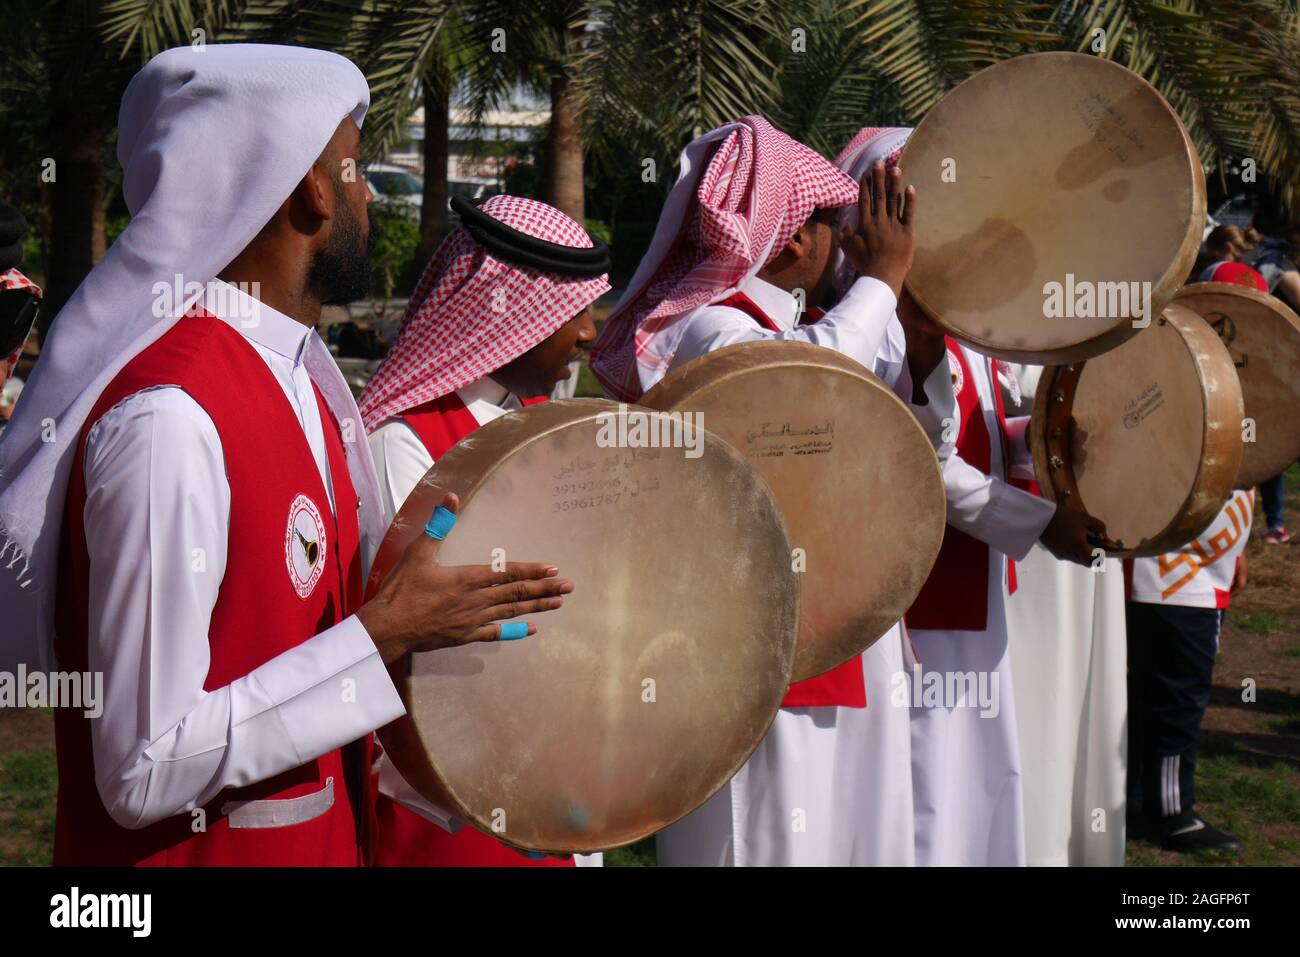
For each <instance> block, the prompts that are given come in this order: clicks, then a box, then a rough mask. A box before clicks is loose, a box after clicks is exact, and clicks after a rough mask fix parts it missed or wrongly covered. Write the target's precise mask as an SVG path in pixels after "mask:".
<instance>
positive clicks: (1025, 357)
mask: <svg viewBox="0 0 1300 957" xmlns="http://www.w3.org/2000/svg"><path fill="white" fill-rule="evenodd" d="M1047 58H1055V59H1072V60H1076V61H1083V60H1087V61H1091V62H1094V63H1097V64H1099V65H1101V66H1099V69H1101V70H1106V69H1113V70H1119V71H1122V72H1124V73H1127V74H1128V75H1129V76H1130V77H1131V78H1132V79H1135V80H1137V81H1138V85H1139V86H1140V87H1146V89H1147V90H1149V91H1150V92H1151V93H1153V94H1154V95H1155V98H1156V101H1157V102H1159V103H1160V104H1162V105H1163V106H1164V109H1165V111H1166V112H1167V113H1168V114H1169V115H1170V116H1171V117H1172V118H1173V121H1174V124H1175V125H1176V126H1177V128H1178V130H1179V132H1180V133H1182V136H1183V144H1184V146H1185V148H1186V151H1187V153H1186V155H1187V159H1188V164H1189V166H1190V167H1191V173H1192V182H1191V186H1192V209H1191V215H1190V216H1189V217H1188V226H1187V231H1186V233H1185V234H1184V236H1183V242H1182V244H1181V246H1180V247H1179V251H1178V254H1177V255H1176V256H1175V257H1174V259H1173V260H1172V261H1171V263H1170V265H1169V267H1168V268H1167V269H1166V270H1165V272H1164V274H1163V275H1162V276H1161V278H1160V280H1159V281H1158V282H1153V283H1152V284H1151V303H1150V307H1151V316H1152V319H1155V318H1156V317H1158V316H1159V315H1160V314H1161V313H1162V312H1163V311H1164V308H1165V306H1167V305H1168V304H1169V303H1170V302H1172V301H1173V298H1174V296H1175V295H1176V294H1177V292H1178V289H1179V288H1180V287H1181V286H1182V284H1183V279H1184V278H1185V277H1186V276H1187V273H1188V272H1189V271H1190V270H1191V268H1192V265H1193V264H1194V263H1195V261H1196V256H1197V253H1198V251H1199V250H1200V246H1201V233H1202V231H1203V229H1204V223H1205V213H1206V208H1207V205H1208V202H1209V199H1208V197H1207V195H1206V186H1205V168H1204V166H1203V165H1202V164H1201V158H1200V153H1199V151H1198V150H1197V149H1196V144H1195V143H1194V142H1193V141H1192V137H1191V134H1190V133H1188V131H1187V126H1186V124H1184V123H1183V120H1182V117H1181V116H1179V115H1178V111H1177V110H1175V109H1174V107H1173V105H1172V104H1171V103H1170V102H1169V101H1168V100H1167V99H1166V98H1165V96H1164V94H1162V93H1161V92H1160V91H1159V90H1158V89H1156V87H1155V86H1154V85H1153V84H1152V83H1150V82H1149V81H1148V80H1146V79H1145V78H1144V77H1142V76H1140V75H1139V74H1137V73H1136V72H1134V71H1133V70H1130V69H1129V68H1128V67H1126V66H1124V65H1123V64H1120V63H1116V62H1115V61H1114V60H1108V59H1104V58H1102V57H1099V56H1095V55H1093V54H1090V53H1079V52H1077V51H1073V50H1047V51H1043V52H1039V53H1026V54H1022V55H1020V56H1016V57H1010V58H1008V59H1006V60H1000V61H998V62H997V63H991V64H989V65H988V66H986V67H984V68H983V69H981V70H979V71H977V72H976V73H972V74H971V75H970V76H968V77H966V79H964V80H962V81H961V82H960V83H958V84H957V85H956V86H954V87H953V88H952V89H950V90H948V91H947V92H946V93H944V94H943V95H942V96H941V97H940V98H939V99H938V100H936V101H935V102H934V104H932V105H931V106H930V108H929V109H928V110H926V113H925V116H923V117H921V119H920V121H919V122H918V123H917V124H916V129H915V130H913V131H912V134H911V135H910V136H909V137H908V139H907V142H906V143H904V144H903V149H902V152H901V153H900V154H899V157H898V166H899V169H901V170H903V171H904V172H906V168H907V167H906V165H905V163H904V161H905V160H906V159H907V156H908V152H909V150H910V151H912V152H915V149H916V147H915V146H914V144H915V143H917V142H918V135H919V134H920V133H921V131H922V130H923V129H925V126H926V123H927V122H928V121H929V120H930V118H931V117H932V116H933V115H934V111H935V109H936V108H937V107H938V106H939V105H940V104H941V103H943V101H944V100H946V99H948V98H949V97H950V96H952V95H953V94H954V93H956V92H957V91H958V90H960V89H962V87H964V86H966V85H968V84H972V83H973V82H974V81H976V80H978V79H979V78H980V77H982V76H983V75H984V74H986V73H989V72H991V71H993V70H998V69H1002V68H1005V67H1006V66H1007V64H1011V63H1018V62H1020V61H1022V60H1043V59H1047ZM912 277H913V273H912V272H911V271H909V272H908V275H907V277H906V279H904V286H905V287H906V289H907V291H908V294H909V295H911V297H912V298H913V299H915V300H916V303H917V305H918V306H920V308H921V310H922V311H923V312H924V313H925V314H926V315H927V316H929V317H930V318H931V319H933V320H934V321H935V322H936V323H938V325H939V326H940V328H942V329H943V330H944V332H945V333H947V334H948V335H951V336H952V337H953V338H954V339H957V340H958V341H959V342H963V343H965V344H966V345H968V346H970V347H971V348H972V349H975V350H976V351H977V352H981V353H983V354H984V355H988V356H992V357H994V358H995V359H1004V360H1006V361H1008V362H1020V363H1027V364H1030V365H1065V364H1069V363H1074V362H1080V361H1085V360H1087V359H1091V358H1094V357H1095V356H1099V355H1101V354H1102V353H1105V352H1109V351H1110V350H1111V349H1114V348H1115V347H1117V346H1119V345H1121V344H1123V343H1124V342H1126V341H1128V340H1129V339H1131V338H1132V337H1133V336H1135V335H1137V333H1139V332H1141V331H1142V330H1141V328H1140V327H1136V326H1134V325H1133V323H1132V320H1131V319H1129V320H1123V321H1120V322H1116V323H1115V324H1114V325H1112V326H1111V327H1110V328H1109V329H1107V330H1106V331H1105V332H1102V333H1100V334H1098V335H1097V336H1095V337H1093V338H1091V339H1084V340H1081V341H1077V342H1073V343H1069V344H1067V345H1064V346H1060V347H1056V348H1052V349H1017V348H1013V347H1008V346H1001V345H998V344H997V343H994V342H990V341H987V340H985V339H981V338H980V337H978V336H975V335H972V334H970V333H969V332H966V331H965V330H961V329H957V328H955V327H953V326H951V325H950V324H948V323H947V322H945V321H944V320H943V319H942V317H941V316H940V315H939V313H938V311H937V310H936V309H934V308H932V307H931V306H930V305H929V304H927V303H926V301H925V299H924V297H922V296H921V295H920V294H918V292H917V291H916V289H915V286H914V284H913V278H912Z"/></svg>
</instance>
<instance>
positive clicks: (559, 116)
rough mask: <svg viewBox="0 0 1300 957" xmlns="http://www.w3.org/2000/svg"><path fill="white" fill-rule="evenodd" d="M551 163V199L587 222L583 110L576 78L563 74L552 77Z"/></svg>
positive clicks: (549, 194)
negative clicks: (584, 190)
mask: <svg viewBox="0 0 1300 957" xmlns="http://www.w3.org/2000/svg"><path fill="white" fill-rule="evenodd" d="M549 147H550V149H549V153H550V164H549V166H548V168H547V174H546V193H547V201H548V202H550V204H551V205H552V206H554V207H556V208H557V209H561V210H563V211H564V212H566V213H568V214H569V215H570V216H572V217H573V218H574V219H576V220H577V221H578V222H580V223H581V222H582V221H583V214H584V211H585V204H584V201H583V195H582V154H583V142H582V111H581V108H580V106H579V102H578V96H577V91H576V89H575V88H574V83H573V81H572V80H571V79H570V78H569V77H567V76H564V75H563V74H556V75H555V76H553V77H552V78H551V128H550V133H549Z"/></svg>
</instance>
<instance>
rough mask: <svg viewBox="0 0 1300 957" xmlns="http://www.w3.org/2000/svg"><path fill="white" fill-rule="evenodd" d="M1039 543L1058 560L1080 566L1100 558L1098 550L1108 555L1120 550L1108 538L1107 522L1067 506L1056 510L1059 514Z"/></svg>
mask: <svg viewBox="0 0 1300 957" xmlns="http://www.w3.org/2000/svg"><path fill="white" fill-rule="evenodd" d="M1038 540H1039V541H1040V542H1042V544H1043V547H1044V548H1046V549H1047V550H1048V551H1049V552H1051V553H1052V554H1053V555H1054V556H1055V557H1056V558H1059V559H1060V560H1061V561H1063V562H1074V563H1075V564H1077V565H1091V564H1092V563H1093V561H1095V560H1096V558H1097V556H1096V555H1094V554H1093V550H1094V549H1097V548H1100V549H1101V550H1102V551H1103V552H1106V551H1110V550H1116V549H1117V548H1118V546H1116V545H1115V544H1114V543H1113V542H1111V541H1110V540H1109V539H1108V538H1107V537H1106V523H1105V522H1103V521H1101V520H1100V519H1097V518H1093V517H1092V516H1091V515H1089V514H1087V513H1086V512H1082V511H1080V510H1079V509H1077V508H1069V507H1067V506H1066V505H1064V504H1058V505H1057V506H1056V514H1055V515H1053V516H1052V520H1051V521H1050V522H1048V523H1047V528H1045V529H1043V534H1042V535H1040V536H1039V538H1038Z"/></svg>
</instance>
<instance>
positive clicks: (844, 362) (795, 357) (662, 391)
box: [641, 339, 948, 682]
mask: <svg viewBox="0 0 1300 957" xmlns="http://www.w3.org/2000/svg"><path fill="white" fill-rule="evenodd" d="M755 347H758V348H760V349H768V350H770V351H773V352H777V351H780V352H782V353H784V354H785V355H786V357H787V358H785V359H778V360H775V361H780V362H781V364H782V365H783V366H786V367H789V366H794V367H800V368H815V369H818V370H821V371H825V372H832V373H835V374H843V375H848V376H853V377H855V378H857V379H859V380H860V381H862V382H864V383H866V384H867V385H868V386H870V387H871V388H873V389H874V390H875V391H876V392H877V393H882V394H884V395H885V396H887V397H888V398H889V399H891V400H893V402H894V404H895V406H896V407H897V409H898V411H900V412H901V413H902V414H903V420H904V421H906V422H907V423H909V425H910V427H912V428H913V429H914V434H915V435H916V436H917V438H918V439H919V441H920V444H921V445H923V446H924V447H925V448H926V449H928V450H929V452H930V459H931V460H932V461H933V462H934V478H935V485H936V488H937V491H938V495H937V496H936V498H937V500H938V502H939V508H938V509H937V512H938V514H939V516H940V517H941V519H942V520H941V521H940V522H939V524H938V533H937V535H935V536H934V547H933V549H932V550H931V551H932V552H933V554H932V555H931V556H930V559H929V561H928V563H927V565H928V569H927V571H926V574H925V575H924V576H922V578H921V581H920V583H919V584H918V586H917V594H920V589H921V588H922V587H924V585H925V582H926V580H927V579H928V578H929V575H930V572H932V571H933V570H934V564H935V562H937V561H938V560H939V552H940V550H941V549H942V548H943V539H944V529H945V528H946V526H947V509H948V500H947V496H946V494H945V493H944V487H943V468H942V465H941V463H940V461H939V456H938V454H937V453H936V451H935V449H934V446H933V445H932V444H931V442H930V438H929V436H928V435H926V432H925V429H924V428H923V427H922V426H921V423H920V422H919V421H917V419H916V416H915V415H913V414H912V411H911V410H910V409H909V408H908V407H907V404H906V403H905V402H903V400H902V399H900V398H899V397H898V395H897V394H895V392H894V390H893V389H891V388H890V387H889V386H888V385H886V384H885V381H884V380H883V379H881V378H880V377H879V376H878V375H876V374H875V373H874V372H872V371H871V370H870V369H868V368H867V367H866V366H864V365H862V363H860V362H858V361H857V360H856V359H854V358H852V357H851V356H847V355H845V354H844V353H842V352H840V351H838V350H836V349H831V348H829V347H827V346H819V345H817V344H815V343H811V342H796V341H792V340H789V339H767V340H755V341H753V342H739V343H733V344H732V345H729V346H723V347H722V348H721V349H714V350H712V351H710V352H706V353H705V354H704V355H702V356H698V357H697V358H695V359H692V360H691V361H690V362H688V363H686V364H684V365H682V366H679V367H678V368H676V369H673V370H672V371H670V372H669V373H668V375H666V376H664V377H663V378H662V379H660V380H659V381H658V382H656V383H655V384H654V386H652V387H651V388H650V389H649V390H648V391H647V392H646V393H645V394H644V395H643V396H642V397H641V401H642V403H643V404H645V405H646V406H647V407H648V408H652V409H657V411H663V412H667V411H683V410H682V409H680V408H679V404H680V403H682V402H684V401H686V398H685V396H684V395H679V396H676V397H675V401H674V403H673V405H672V406H671V407H669V408H658V407H656V406H654V405H652V404H651V402H660V403H662V402H663V397H664V396H665V395H666V396H668V397H669V398H670V399H673V398H674V393H675V392H688V391H689V392H691V393H693V392H695V391H698V388H699V387H698V386H697V387H696V388H694V389H690V390H688V389H687V383H688V382H689V380H690V379H691V378H694V377H696V376H698V375H699V374H700V373H701V372H702V371H704V370H707V369H712V368H713V367H715V366H719V365H721V366H722V367H723V368H722V369H721V370H719V373H718V374H717V375H716V377H715V378H712V379H710V380H709V382H708V386H709V387H710V388H712V387H714V386H718V385H720V384H725V383H727V382H729V381H731V380H733V379H736V378H738V377H741V376H744V375H747V374H749V373H752V372H758V371H761V370H762V368H763V367H762V366H761V365H743V366H740V367H738V368H727V367H726V366H727V364H728V363H734V362H739V361H741V359H742V358H744V357H746V356H748V355H751V354H752V353H753V351H754V348H755ZM826 359H829V360H831V361H829V362H825V361H818V360H826ZM945 361H946V359H941V360H940V362H945ZM722 441H724V442H725V441H726V440H725V439H724V440H722ZM733 448H734V446H733ZM737 453H738V454H740V453H739V450H737ZM741 457H742V458H744V456H743V454H742V455H741ZM927 473H928V470H927ZM760 477H761V473H760ZM777 507H778V508H780V503H779V502H778V503H777ZM782 514H783V516H784V513H782ZM910 544H911V545H912V546H913V547H915V546H916V544H917V543H916V542H915V541H914V542H912V543H910ZM799 591H800V596H801V598H802V594H803V584H802V580H801V582H800V589H799ZM915 600H916V595H913V596H912V602H914V601H915ZM910 604H911V602H909V606H910ZM904 611H906V610H904ZM899 620H900V621H901V620H902V616H900V617H899ZM800 631H801V633H802V619H801V621H800ZM888 632H889V628H886V629H885V631H883V632H881V633H880V634H879V635H876V636H874V637H873V638H872V639H871V640H870V641H868V642H867V644H865V645H863V646H862V647H860V648H858V650H857V651H853V652H850V653H849V654H848V655H846V656H845V657H844V658H842V659H840V660H835V661H834V663H833V664H831V665H829V666H827V667H824V668H821V670H819V671H812V672H809V673H808V674H802V673H800V672H799V671H798V670H797V669H796V670H795V671H794V672H793V674H792V677H791V681H792V682H799V681H807V680H808V679H810V678H816V677H818V676H820V675H824V674H826V673H827V672H829V671H833V670H834V669H836V668H838V667H840V666H841V665H843V664H845V663H847V662H849V661H851V660H853V659H854V658H855V657H857V656H858V655H861V654H862V653H863V652H865V651H867V650H868V649H869V648H871V647H872V646H873V645H875V643H876V642H878V641H879V640H880V639H881V638H883V637H884V636H885V635H886V634H888ZM795 659H796V662H797V660H798V651H797V649H796V653H795ZM828 660H834V659H833V658H831V659H828ZM818 667H819V668H820V667H821V662H818Z"/></svg>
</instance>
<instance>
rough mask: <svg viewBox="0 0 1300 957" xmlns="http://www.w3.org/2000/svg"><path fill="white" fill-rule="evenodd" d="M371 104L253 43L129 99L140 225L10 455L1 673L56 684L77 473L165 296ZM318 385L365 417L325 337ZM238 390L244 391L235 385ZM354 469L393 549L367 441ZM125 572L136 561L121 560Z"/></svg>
mask: <svg viewBox="0 0 1300 957" xmlns="http://www.w3.org/2000/svg"><path fill="white" fill-rule="evenodd" d="M369 104H370V91H369V89H368V87H367V85H366V79H365V77H364V76H363V75H362V74H361V71H360V70H358V69H357V68H356V66H354V65H353V64H352V63H351V62H350V61H349V60H347V59H345V58H344V57H341V56H338V55H337V54H334V53H327V52H325V51H322V50H311V49H306V48H300V47H283V46H262V45H257V44H232V45H209V46H206V47H180V48H177V49H174V50H167V51H165V52H163V53H160V54H158V56H156V57H154V58H153V59H152V60H150V61H149V63H148V64H146V65H145V67H144V68H143V69H142V70H141V71H140V72H139V73H137V74H136V75H135V76H134V77H133V78H132V80H131V82H130V84H129V85H128V86H127V88H126V92H125V93H124V94H123V96H122V106H121V110H120V111H119V114H118V139H117V156H118V161H119V162H120V163H121V164H122V171H123V178H122V190H123V194H124V196H125V199H126V204H127V208H128V209H129V210H130V212H131V217H132V218H131V222H130V224H129V225H128V226H127V228H126V230H125V231H124V232H123V233H122V235H121V236H119V237H118V239H117V241H116V242H114V243H113V245H112V247H111V248H110V249H109V250H108V253H107V254H106V255H105V256H104V258H103V260H102V261H101V262H100V263H99V265H97V266H96V267H95V268H94V269H93V270H92V271H91V273H90V275H89V276H87V277H86V279H85V281H84V282H83V283H82V284H81V286H80V287H79V288H78V289H77V291H76V292H75V293H74V294H73V296H72V298H71V299H69V300H68V303H67V305H65V306H64V307H63V309H62V310H61V311H60V312H59V314H58V317H57V318H56V320H55V322H54V326H53V329H52V332H51V335H50V336H49V338H48V339H47V341H46V342H45V344H44V348H43V349H42V354H41V358H40V361H39V362H38V363H37V364H36V369H35V372H34V373H33V375H32V376H31V379H30V381H29V382H28V383H27V387H26V389H25V390H24V393H23V397H22V400H21V401H20V402H19V403H18V404H17V406H16V408H15V412H14V416H13V419H12V421H11V422H10V424H9V427H8V428H7V429H6V430H5V432H4V437H3V439H2V440H0V614H2V615H3V620H4V625H3V626H2V627H0V670H3V671H13V670H14V669H15V668H16V667H17V665H18V664H19V663H20V662H21V663H25V664H28V665H29V666H32V667H39V668H42V669H46V670H48V669H50V668H52V667H53V666H54V664H53V612H54V601H55V597H56V594H57V590H58V582H57V581H56V575H57V569H58V554H59V535H60V529H61V526H62V518H63V509H64V504H65V497H66V494H67V485H68V471H69V469H70V467H71V464H72V459H73V456H74V453H75V451H76V445H77V441H78V437H79V434H80V432H81V429H82V426H83V425H84V424H85V420H86V416H87V415H88V414H89V412H90V409H91V407H92V406H93V405H94V403H95V401H96V400H97V399H98V398H99V395H100V393H101V392H103V390H104V388H105V387H106V386H107V385H108V384H109V382H111V381H112V380H113V378H114V377H115V376H116V375H117V373H118V372H119V371H120V370H121V368H122V367H123V366H124V365H125V364H126V363H127V362H129V361H130V360H131V359H132V358H134V357H135V356H136V355H137V354H139V353H140V352H141V351H142V350H143V349H144V348H145V347H146V346H148V345H150V344H151V343H153V342H154V341H155V340H157V339H158V338H159V337H160V336H162V334H163V333H165V332H166V331H167V330H168V329H169V328H170V327H171V326H172V325H173V324H174V323H175V322H176V318H177V316H178V315H180V313H181V310H180V309H175V310H172V313H171V314H170V315H167V316H164V317H162V318H157V317H156V316H155V315H154V311H153V308H152V306H153V301H154V298H155V296H156V293H155V292H154V289H153V287H154V285H155V283H159V282H163V283H168V284H170V283H172V282H173V280H174V277H175V276H176V275H177V274H179V275H180V276H182V277H183V282H184V283H185V284H187V285H188V284H190V283H199V284H206V283H207V282H209V281H210V280H212V279H213V278H215V277H216V275H217V274H218V273H219V272H220V271H221V270H222V269H224V268H225V267H226V266H227V265H228V264H229V263H230V262H231V260H233V259H234V258H235V256H236V255H238V254H239V253H240V252H241V251H242V250H243V249H244V248H245V247H246V246H247V245H248V244H249V243H250V242H251V241H252V240H253V238H254V237H255V236H256V235H257V234H258V233H259V232H260V231H261V230H262V227H263V226H265V225H266V224H267V222H269V221H270V219H271V217H272V215H274V213H275V211H276V210H277V209H279V208H280V206H281V205H282V204H283V203H284V201H285V200H286V199H287V198H288V197H289V195H290V194H291V193H292V192H293V189H294V187H295V186H296V185H297V184H298V183H299V182H300V181H301V180H302V178H303V176H305V175H306V173H307V171H308V170H309V169H310V168H311V165H312V164H313V163H314V162H315V161H316V160H317V159H318V158H319V157H320V155H321V153H322V152H323V151H324V149H325V146H326V144H327V143H328V142H329V140H330V138H331V137H332V136H333V135H334V132H335V130H336V129H337V128H338V125H339V123H340V122H341V121H342V120H343V119H345V118H346V117H349V116H350V117H352V119H353V120H354V121H355V122H356V124H357V126H358V127H360V126H361V123H362V121H363V119H364V118H365V114H366V108H367V107H368V106H369ZM310 341H312V342H314V343H315V345H318V346H319V347H320V348H319V350H316V349H315V346H311V347H309V350H310V351H309V353H308V355H307V359H306V367H307V371H308V372H309V374H310V375H311V377H312V378H313V379H314V380H315V381H316V383H317V385H318V386H319V387H320V389H321V392H322V394H323V395H324V396H325V399H326V402H327V403H328V404H329V406H330V408H331V410H332V411H333V413H334V414H335V416H337V418H338V419H339V421H340V422H345V421H347V420H349V419H351V420H352V421H354V422H356V423H357V429H356V433H357V435H359V436H360V435H363V434H364V433H363V430H362V429H361V428H360V421H361V418H360V415H359V414H358V412H357V408H356V404H355V403H354V402H353V401H352V396H351V393H350V392H349V390H348V388H347V384H346V382H345V381H344V380H343V377H342V376H341V375H340V374H339V372H338V369H337V367H335V365H334V363H333V361H332V360H331V359H330V357H329V352H328V350H326V349H325V347H324V344H323V343H320V342H319V338H318V337H316V336H312V337H310ZM232 385H233V384H232ZM347 450H348V465H349V471H350V472H351V474H352V478H353V482H354V484H355V485H356V487H357V490H358V493H359V494H360V495H361V497H362V503H363V504H362V513H361V532H362V535H363V536H367V535H369V536H378V535H382V534H383V524H382V517H381V512H380V508H379V499H378V485H377V483H376V480H375V474H374V465H373V463H372V462H371V460H370V457H369V452H368V450H367V448H366V443H365V442H364V441H358V442H353V443H349V444H348V446H347ZM123 560H124V561H130V556H123Z"/></svg>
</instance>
